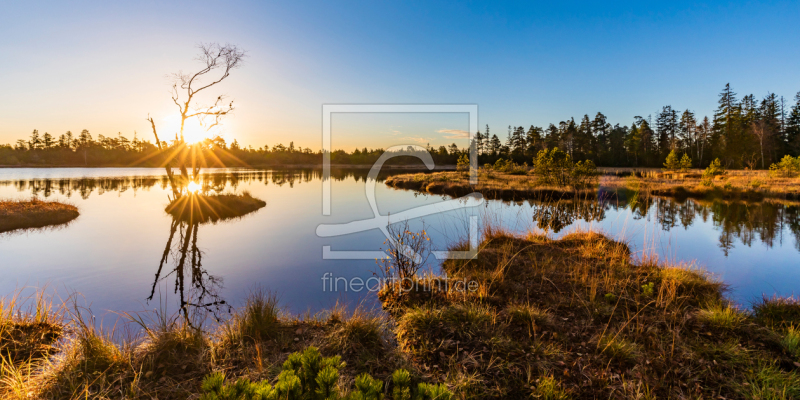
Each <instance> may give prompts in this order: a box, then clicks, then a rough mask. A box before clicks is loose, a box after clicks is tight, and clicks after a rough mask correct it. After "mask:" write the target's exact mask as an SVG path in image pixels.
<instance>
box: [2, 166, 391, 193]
mask: <svg viewBox="0 0 800 400" xmlns="http://www.w3.org/2000/svg"><path fill="white" fill-rule="evenodd" d="M368 172H369V170H367V169H358V170H356V169H350V170H347V169H336V168H334V169H331V175H330V176H331V178H332V179H333V180H335V181H342V180H345V179H351V178H352V179H355V181H356V182H358V181H363V180H366V179H367V174H368ZM394 173H402V172H394ZM387 175H388V173H381V175H379V179H382V178H385V177H386V176H387ZM201 176H202V180H201V181H202V183H203V190H204V191H206V192H209V191H210V192H220V191H222V190H223V189H225V187H226V185H229V186H230V187H231V188H233V189H234V190H235V189H236V188H237V186H238V185H239V184H240V183H249V182H253V181H257V182H262V183H263V184H264V185H269V184H272V185H277V186H284V185H288V186H289V187H294V185H295V184H300V183H308V182H311V181H315V180H320V179H323V178H324V176H323V174H322V170H320V169H292V170H279V171H274V170H269V171H228V172H222V173H206V174H201ZM0 186H14V187H15V188H16V189H17V191H18V192H30V193H31V194H32V195H34V196H42V197H49V196H51V195H53V194H60V195H63V196H66V197H72V196H73V195H78V196H80V197H81V198H83V199H87V198H89V196H90V195H91V194H92V193H95V192H97V194H103V193H105V192H118V193H122V192H125V191H127V190H133V191H134V192H136V191H138V190H149V189H150V188H152V187H155V186H157V187H159V188H161V189H162V190H166V189H167V188H169V180H168V179H167V176H166V175H164V176H129V177H111V178H63V179H20V180H11V181H0Z"/></svg>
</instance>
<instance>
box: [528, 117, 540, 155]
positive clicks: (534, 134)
mask: <svg viewBox="0 0 800 400" xmlns="http://www.w3.org/2000/svg"><path fill="white" fill-rule="evenodd" d="M543 134H544V131H543V130H542V128H539V127H537V126H533V125H531V127H530V128H528V133H527V134H525V153H526V155H527V156H528V157H532V156H534V155H535V154H536V153H538V152H539V150H541V149H542V140H543V138H542V136H543Z"/></svg>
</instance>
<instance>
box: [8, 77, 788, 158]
mask: <svg viewBox="0 0 800 400" xmlns="http://www.w3.org/2000/svg"><path fill="white" fill-rule="evenodd" d="M718 103H719V105H718V107H717V110H716V111H715V113H714V115H713V116H711V118H709V117H708V116H705V117H703V118H700V117H699V116H697V115H695V114H694V112H692V111H691V110H685V111H678V110H676V109H674V108H672V106H664V107H663V108H662V109H661V110H660V111H659V112H657V113H656V115H655V117H653V116H652V115H649V116H647V117H646V118H645V117H641V116H636V117H634V118H633V121H632V122H631V124H630V126H628V125H624V126H621V125H620V124H616V125H611V123H609V122H608V121H607V118H606V116H605V115H603V114H602V113H600V112H598V113H597V115H595V117H594V118H593V119H591V118H590V117H589V115H584V116H583V118H582V119H581V120H580V122H576V121H575V119H574V118H571V119H569V120H567V121H561V122H559V123H558V125H556V124H550V125H549V126H548V127H547V128H542V127H537V126H532V125H531V126H530V127H529V128H527V129H526V128H525V127H523V126H517V127H512V126H509V127H508V132H507V134H506V137H505V139H504V140H501V139H500V138H499V137H498V136H497V134H496V133H492V131H491V130H490V128H489V126H488V125H487V126H486V128H485V129H484V131H483V132H478V133H477V135H476V136H477V139H476V140H475V141H474V142H472V143H471V145H472V146H475V148H476V150H477V152H478V154H479V161H478V163H479V165H484V164H486V163H491V164H494V163H495V162H496V161H497V160H499V159H505V160H512V161H514V162H516V163H519V164H522V163H528V164H529V165H530V164H532V162H533V158H534V157H535V156H536V154H538V152H539V151H540V150H544V149H552V148H555V147H558V148H559V149H561V150H563V151H565V152H567V153H568V154H569V155H570V156H571V157H572V159H573V160H576V161H581V160H591V161H593V162H594V163H595V164H597V165H599V166H606V167H661V166H662V165H663V164H664V162H665V160H666V158H667V156H668V155H669V153H670V152H672V151H675V152H677V153H679V154H681V155H682V154H688V155H689V157H690V158H691V160H692V161H693V163H694V167H698V168H700V167H703V168H704V167H705V166H707V165H709V164H710V162H711V161H712V160H715V159H720V160H721V161H722V162H723V163H724V165H725V166H726V167H728V168H750V169H755V168H767V167H769V165H770V164H772V163H775V162H778V161H779V160H780V159H781V158H782V157H783V156H785V155H791V156H795V157H797V156H800V92H798V93H797V95H796V96H795V98H794V104H787V103H786V101H785V99H784V98H782V97H781V98H779V97H778V96H777V95H775V94H774V93H769V94H767V95H766V96H765V97H764V98H762V99H760V100H758V99H756V97H755V96H754V95H752V94H751V95H746V96H744V97H742V98H741V100H740V99H738V98H737V95H736V93H734V92H733V90H732V89H731V87H730V85H729V84H728V85H725V88H724V89H723V91H722V92H721V93H720V94H719V102H718ZM501 136H502V135H501ZM161 145H162V147H163V148H164V151H159V150H158V147H157V146H156V145H154V144H153V143H151V142H150V141H148V140H141V139H139V138H138V137H137V136H136V135H134V138H133V140H129V139H127V138H125V137H124V136H122V135H121V134H118V135H117V136H116V137H113V136H112V137H106V136H103V135H98V137H97V139H96V140H95V139H94V138H93V137H92V134H91V133H89V131H87V130H83V131H82V132H81V133H80V134H79V135H73V134H72V133H71V132H66V133H65V134H62V135H59V136H58V137H54V136H52V135H50V134H49V133H44V134H40V133H39V132H38V131H36V130H34V131H33V133H32V134H31V136H30V138H29V139H27V140H24V139H22V140H18V141H17V143H16V144H15V145H14V146H11V145H0V165H65V166H111V165H114V166H160V165H163V164H164V162H165V161H166V159H167V158H169V157H172V156H173V155H174V154H176V153H178V152H180V151H181V149H180V147H182V146H184V144H183V143H180V142H179V141H177V140H173V141H171V142H162V143H161ZM193 147H194V149H195V150H198V152H196V154H197V157H198V160H199V161H198V162H200V163H201V164H202V165H203V166H209V167H223V166H226V167H236V166H267V165H299V164H305V165H318V164H321V163H322V159H323V153H322V151H320V150H316V151H315V150H311V149H309V148H302V147H295V146H294V143H293V142H290V143H289V145H288V146H284V145H283V144H277V145H275V146H273V147H271V148H270V147H269V146H263V147H259V148H253V147H252V146H248V147H243V146H240V145H239V143H238V142H237V141H236V140H234V141H233V142H232V143H230V145H228V144H227V143H226V142H225V140H224V139H222V138H220V137H216V138H214V139H206V140H204V141H203V142H201V143H198V144H195V145H193ZM427 149H428V151H429V153H430V154H431V155H432V156H433V159H434V161H435V162H436V164H438V165H455V164H456V163H457V162H458V159H459V157H460V156H461V155H463V154H467V153H468V149H466V148H459V147H458V146H457V145H456V144H451V145H450V146H440V147H438V148H433V147H430V146H428V147H427ZM383 153H384V150H383V149H368V148H363V149H356V150H354V151H352V152H346V151H344V150H336V151H333V152H332V153H331V155H330V156H331V162H332V163H333V164H343V165H369V164H372V163H374V162H375V161H376V160H378V158H379V157H380V156H381V155H382V154H383ZM419 163H420V162H419V160H418V159H416V158H414V157H399V158H394V159H392V160H390V161H389V162H387V164H395V165H397V164H419Z"/></svg>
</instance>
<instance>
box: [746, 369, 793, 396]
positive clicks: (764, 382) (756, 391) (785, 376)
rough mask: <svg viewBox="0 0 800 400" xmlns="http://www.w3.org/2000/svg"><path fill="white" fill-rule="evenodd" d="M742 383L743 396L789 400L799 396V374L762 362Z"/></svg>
mask: <svg viewBox="0 0 800 400" xmlns="http://www.w3.org/2000/svg"><path fill="white" fill-rule="evenodd" d="M746 383H747V384H746V385H742V391H743V392H744V395H745V398H748V399H770V400H772V399H775V400H789V399H797V398H800V376H798V375H797V373H796V372H786V371H783V370H781V369H780V368H778V367H777V366H775V365H774V364H768V363H766V362H762V363H761V365H759V366H758V368H757V369H756V370H755V371H753V372H751V376H750V377H749V378H748V379H747V382H746Z"/></svg>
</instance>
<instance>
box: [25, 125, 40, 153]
mask: <svg viewBox="0 0 800 400" xmlns="http://www.w3.org/2000/svg"><path fill="white" fill-rule="evenodd" d="M41 146H42V138H41V137H40V136H39V130H38V129H34V130H33V133H31V140H29V141H28V147H29V148H30V149H31V150H36V149H38V148H39V147H41Z"/></svg>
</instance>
